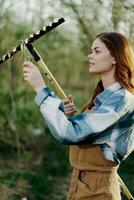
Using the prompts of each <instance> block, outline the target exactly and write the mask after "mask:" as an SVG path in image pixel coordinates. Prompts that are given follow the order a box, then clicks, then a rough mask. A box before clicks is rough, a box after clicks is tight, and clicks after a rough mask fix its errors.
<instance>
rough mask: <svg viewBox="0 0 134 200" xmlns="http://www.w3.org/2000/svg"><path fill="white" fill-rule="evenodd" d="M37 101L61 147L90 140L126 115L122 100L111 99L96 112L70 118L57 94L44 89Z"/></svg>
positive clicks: (119, 97) (117, 97) (119, 98)
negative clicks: (61, 144) (62, 144)
mask: <svg viewBox="0 0 134 200" xmlns="http://www.w3.org/2000/svg"><path fill="white" fill-rule="evenodd" d="M35 101H36V103H37V105H38V106H39V107H40V111H41V113H42V115H43V117H44V119H45V121H46V124H47V126H48V128H49V130H50V132H51V133H52V135H53V136H54V137H55V138H56V139H57V140H58V141H60V142H61V143H64V144H75V143H78V142H80V141H84V140H85V139H88V140H89V139H90V138H92V137H94V136H96V135H98V134H103V131H104V130H106V129H107V128H109V127H110V126H112V125H113V124H114V123H116V122H117V121H118V120H119V119H120V118H121V117H122V116H123V115H124V114H125V112H126V110H125V106H124V98H123V97H122V96H116V95H115V96H114V95H113V97H111V99H110V101H106V102H103V104H102V105H101V106H99V107H98V108H97V109H96V110H95V112H84V113H80V114H77V115H74V116H73V117H70V118H67V117H66V115H65V113H64V111H63V109H61V108H63V101H62V100H61V99H60V98H58V97H57V96H56V95H55V94H54V92H52V91H50V90H48V88H45V89H43V90H42V91H41V92H40V93H38V94H37V96H36V98H35Z"/></svg>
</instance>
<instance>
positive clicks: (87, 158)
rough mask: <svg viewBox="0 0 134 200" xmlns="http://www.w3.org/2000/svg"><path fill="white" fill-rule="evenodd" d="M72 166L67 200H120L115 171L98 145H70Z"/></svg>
mask: <svg viewBox="0 0 134 200" xmlns="http://www.w3.org/2000/svg"><path fill="white" fill-rule="evenodd" d="M70 163H71V165H72V166H73V173H72V178H71V184H70V188H69V192H68V196H67V200H121V196H120V188H119V182H118V175H117V169H118V167H119V165H117V164H115V163H113V162H112V161H109V160H107V159H105V157H104V155H103V154H102V152H101V149H100V147H99V145H71V146H70Z"/></svg>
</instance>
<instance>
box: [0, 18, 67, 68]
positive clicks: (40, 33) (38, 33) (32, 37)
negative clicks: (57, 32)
mask: <svg viewBox="0 0 134 200" xmlns="http://www.w3.org/2000/svg"><path fill="white" fill-rule="evenodd" d="M64 21H65V19H64V18H63V17H62V18H59V19H55V20H54V21H53V22H52V23H51V24H49V25H47V26H45V27H43V28H42V29H41V30H39V31H36V33H34V34H30V36H29V37H28V38H26V39H25V40H24V41H23V42H22V43H21V44H20V45H18V46H17V47H15V48H14V49H13V50H12V51H10V52H8V53H7V54H5V55H3V56H2V57H1V58H0V64H2V63H3V62H5V61H6V60H7V59H9V58H11V57H12V56H14V55H15V54H16V53H18V52H19V51H21V50H22V49H23V47H24V46H27V45H28V44H30V43H33V42H34V41H35V40H37V39H39V38H40V37H42V36H43V35H45V34H47V33H48V32H49V31H51V30H53V29H54V28H56V27H57V26H59V25H60V24H62V23H63V22H64Z"/></svg>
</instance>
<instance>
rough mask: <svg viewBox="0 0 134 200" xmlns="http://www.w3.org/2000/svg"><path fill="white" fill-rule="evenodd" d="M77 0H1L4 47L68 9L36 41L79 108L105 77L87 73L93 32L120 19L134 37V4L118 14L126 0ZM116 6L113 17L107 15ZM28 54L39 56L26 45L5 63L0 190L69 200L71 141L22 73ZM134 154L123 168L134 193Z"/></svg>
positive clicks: (9, 197)
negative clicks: (49, 118) (47, 118)
mask: <svg viewBox="0 0 134 200" xmlns="http://www.w3.org/2000/svg"><path fill="white" fill-rule="evenodd" d="M75 2H76V1H70V0H68V1H66V0H61V1H56V3H55V1H52V0H47V1H46V0H39V1H38V5H37V3H36V4H35V5H36V6H35V7H34V1H32V3H31V1H17V0H16V1H7V0H4V1H3V0H1V1H0V8H1V13H0V20H1V24H0V31H1V34H0V55H1V56H2V55H3V54H5V53H6V52H8V51H10V50H12V49H13V48H14V47H15V46H17V45H18V44H20V43H21V42H22V40H24V39H25V38H27V37H28V35H29V34H30V33H32V32H34V31H35V30H38V29H39V28H41V27H42V25H47V24H48V23H49V22H51V21H52V17H53V16H54V17H55V16H59V17H61V16H62V15H63V16H64V17H65V20H66V22H65V23H64V24H63V25H61V26H59V27H58V28H57V29H55V30H53V31H51V33H49V34H47V35H46V36H44V37H43V38H41V39H40V40H38V41H37V42H35V43H34V46H35V47H36V49H37V50H38V51H39V53H40V54H41V56H42V58H43V60H44V61H45V63H46V64H47V66H48V68H49V69H50V71H51V72H52V74H53V75H54V77H55V78H56V80H57V81H58V82H59V84H60V85H61V87H62V88H63V90H64V91H65V93H66V94H67V95H69V94H72V96H73V98H74V102H75V104H76V106H77V108H78V111H80V109H81V107H82V105H83V104H84V103H86V102H87V101H89V100H90V99H91V97H92V92H93V89H94V88H95V85H96V83H97V81H98V77H97V76H94V77H93V76H92V75H91V74H89V73H88V58H87V55H88V53H89V49H90V45H91V43H92V41H93V38H94V37H95V35H96V33H98V32H101V31H105V30H113V29H114V27H115V28H116V29H117V30H118V29H119V28H120V24H122V23H125V27H127V28H126V33H127V34H128V36H129V38H130V39H131V41H132V43H133V42H134V35H133V31H132V28H133V12H132V11H133V7H134V6H133V5H130V3H129V1H125V3H124V4H123V5H122V7H121V10H122V12H120V15H119V16H118V12H116V11H118V10H119V5H121V4H120V3H121V2H119V1H114V0H113V1H109V3H107V2H108V1H107V2H106V1H101V0H98V1H93V3H92V4H90V3H89V1H87V0H84V1H82V0H81V1H79V3H75ZM118 2H119V3H118ZM123 2H124V1H123ZM20 3H22V5H23V6H24V7H23V6H22V5H21V4H20ZM18 7H19V9H18V10H17V8H18ZM20 9H22V10H23V11H22V10H21V11H20ZM124 9H125V12H124ZM103 13H106V14H105V16H103ZM109 13H111V17H107V19H106V15H108V14H109ZM112 15H113V16H112ZM30 16H32V17H31V20H30ZM108 16H109V15H108ZM22 18H23V20H22ZM24 60H32V58H31V56H30V55H29V53H28V51H27V50H24V51H21V52H19V53H18V54H17V55H15V56H14V57H13V58H11V59H10V60H8V61H6V62H5V63H4V64H2V65H1V66H0V105H1V106H0V152H1V153H0V166H1V167H0V198H2V200H20V199H21V198H22V197H27V198H28V200H48V199H51V200H64V199H66V194H67V191H68V187H69V182H70V172H71V167H70V164H69V160H68V146H64V145H61V144H59V143H58V142H57V141H56V140H55V139H54V138H53V137H52V136H51V133H50V132H49V130H48V128H47V126H46V124H45V123H44V120H43V118H42V116H41V114H40V112H39V109H38V107H37V106H36V105H35V102H34V97H35V95H36V94H35V93H34V92H33V91H32V89H31V88H30V87H29V86H28V85H27V84H26V83H25V82H24V80H23V77H22V63H23V62H24ZM133 162H134V161H133V154H132V155H131V156H130V157H129V158H128V159H127V160H126V161H125V162H123V164H122V165H121V167H120V170H119V173H120V175H121V177H123V179H124V181H125V182H126V184H127V186H128V188H130V191H131V192H132V193H134V187H133V185H134V183H133V179H132V175H133Z"/></svg>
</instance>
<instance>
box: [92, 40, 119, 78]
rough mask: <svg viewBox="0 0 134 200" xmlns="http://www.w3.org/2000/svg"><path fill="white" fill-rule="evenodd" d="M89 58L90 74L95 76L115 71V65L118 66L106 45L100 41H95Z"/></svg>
mask: <svg viewBox="0 0 134 200" xmlns="http://www.w3.org/2000/svg"><path fill="white" fill-rule="evenodd" d="M88 58H89V63H90V65H89V72H91V73H95V74H104V73H107V72H110V71H111V70H112V69H113V64H116V62H115V59H114V57H113V56H111V54H110V51H109V50H108V48H107V47H106V45H105V44H104V43H103V42H102V41H101V40H100V39H99V38H97V39H95V40H94V42H93V44H92V46H91V52H90V54H89V55H88Z"/></svg>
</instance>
